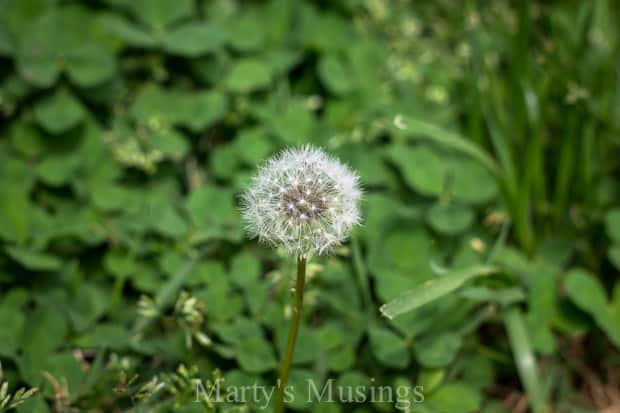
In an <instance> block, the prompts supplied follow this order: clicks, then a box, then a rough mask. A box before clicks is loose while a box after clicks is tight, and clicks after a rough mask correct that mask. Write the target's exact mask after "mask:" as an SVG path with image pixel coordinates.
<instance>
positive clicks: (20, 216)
mask: <svg viewBox="0 0 620 413" xmlns="http://www.w3.org/2000/svg"><path fill="white" fill-rule="evenodd" d="M0 168H1V167H0ZM0 199H5V200H10V202H2V203H0V238H2V239H4V240H6V241H16V242H19V243H23V242H24V241H26V239H27V238H28V234H29V229H30V227H31V220H32V216H31V204H30V200H29V199H28V193H27V192H26V189H25V188H23V187H22V186H21V185H16V184H12V185H11V184H9V183H5V182H0Z"/></svg>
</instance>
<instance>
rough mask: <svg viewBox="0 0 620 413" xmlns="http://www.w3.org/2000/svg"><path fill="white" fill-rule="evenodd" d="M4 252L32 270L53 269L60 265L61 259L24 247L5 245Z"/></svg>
mask: <svg viewBox="0 0 620 413" xmlns="http://www.w3.org/2000/svg"><path fill="white" fill-rule="evenodd" d="M6 252H7V253H8V254H9V255H10V256H11V258H13V259H14V260H15V261H17V262H19V263H20V264H21V265H23V266H24V267H26V268H28V269H30V270H33V271H54V270H57V269H59V268H60V267H61V265H62V261H61V260H60V259H59V258H58V257H56V256H54V255H51V254H46V253H43V252H37V251H33V250H30V249H26V248H21V247H7V248H6Z"/></svg>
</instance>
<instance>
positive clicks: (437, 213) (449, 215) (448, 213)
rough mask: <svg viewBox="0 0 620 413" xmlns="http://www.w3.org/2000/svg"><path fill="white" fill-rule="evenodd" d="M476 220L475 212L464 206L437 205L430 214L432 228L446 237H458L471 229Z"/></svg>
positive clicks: (429, 220)
mask: <svg viewBox="0 0 620 413" xmlns="http://www.w3.org/2000/svg"><path fill="white" fill-rule="evenodd" d="M473 220H474V213H473V211H472V210H471V209H470V208H468V207H466V206H463V205H457V204H452V203H451V204H444V203H437V204H435V205H433V206H432V207H431V209H430V211H429V212H428V222H429V224H430V225H431V227H432V228H433V229H434V230H435V231H437V232H439V233H441V234H445V235H457V234H459V233H461V232H463V231H465V230H466V229H467V228H469V227H470V225H471V224H472V222H473Z"/></svg>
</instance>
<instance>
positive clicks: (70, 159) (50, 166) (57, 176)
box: [36, 155, 80, 186]
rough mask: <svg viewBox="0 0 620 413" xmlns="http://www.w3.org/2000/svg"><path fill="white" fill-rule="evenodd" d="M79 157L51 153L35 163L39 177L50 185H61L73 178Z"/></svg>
mask: <svg viewBox="0 0 620 413" xmlns="http://www.w3.org/2000/svg"><path fill="white" fill-rule="evenodd" d="M79 161H80V160H79V158H77V157H75V156H57V155H52V156H49V157H47V158H45V159H44V160H43V161H42V162H41V163H40V164H39V165H37V168H36V173H37V176H38V177H39V179H40V180H41V181H43V182H45V183H46V184H48V185H51V186H62V185H65V184H67V183H69V182H70V181H71V180H72V179H75V178H76V176H75V172H76V171H77V169H78V167H79Z"/></svg>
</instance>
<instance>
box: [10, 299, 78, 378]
mask: <svg viewBox="0 0 620 413" xmlns="http://www.w3.org/2000/svg"><path fill="white" fill-rule="evenodd" d="M27 325H28V328H26V329H24V331H23V334H22V336H21V349H22V350H23V352H24V354H25V356H26V357H27V358H30V359H31V360H32V361H35V360H44V359H45V358H47V357H49V355H50V354H52V353H53V352H54V351H56V350H57V349H58V348H59V347H61V346H62V345H63V344H64V343H65V341H66V339H67V333H68V332H69V326H68V323H67V320H66V318H65V316H64V314H62V313H61V312H59V311H58V309H55V308H54V307H53V306H52V305H51V304H50V305H46V306H39V307H37V308H35V310H34V311H33V312H32V313H31V314H30V316H29V317H28V322H27ZM39 377H40V376H39ZM39 377H37V380H38V378H39Z"/></svg>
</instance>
